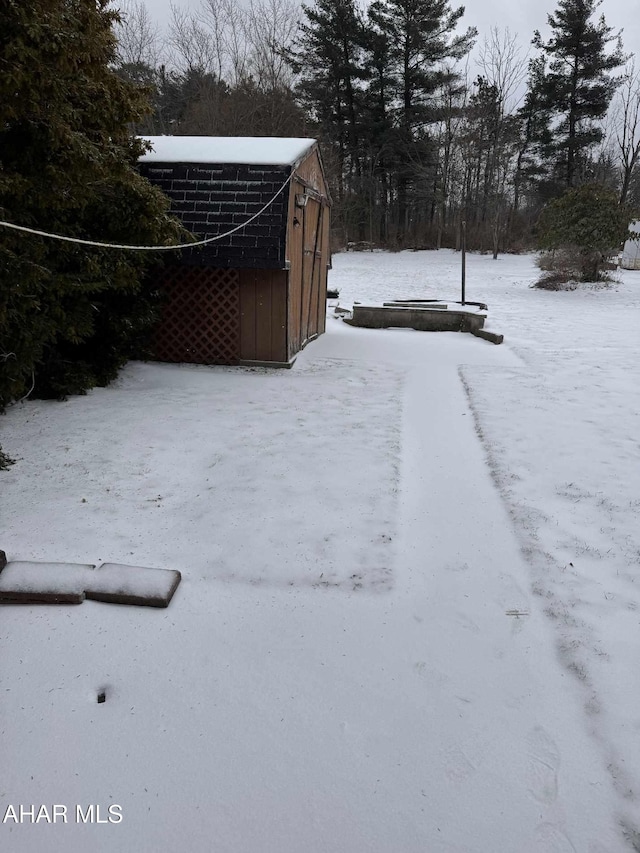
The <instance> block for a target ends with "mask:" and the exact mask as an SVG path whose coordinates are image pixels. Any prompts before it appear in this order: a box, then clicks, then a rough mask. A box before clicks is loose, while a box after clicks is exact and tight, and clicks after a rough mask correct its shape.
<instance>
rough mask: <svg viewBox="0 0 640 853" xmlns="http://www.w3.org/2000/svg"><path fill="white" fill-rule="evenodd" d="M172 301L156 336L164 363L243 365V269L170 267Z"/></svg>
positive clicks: (167, 286)
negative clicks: (240, 363)
mask: <svg viewBox="0 0 640 853" xmlns="http://www.w3.org/2000/svg"><path fill="white" fill-rule="evenodd" d="M162 286H163V289H164V292H165V296H166V302H165V304H164V307H163V310H162V316H161V319H160V322H159V324H158V326H157V328H156V333H155V336H154V354H155V357H156V358H157V359H158V360H159V361H177V362H189V363H191V364H237V363H238V361H239V360H240V287H239V276H238V270H228V269H216V268H213V267H189V266H178V265H175V266H170V267H166V268H165V270H163V272H162Z"/></svg>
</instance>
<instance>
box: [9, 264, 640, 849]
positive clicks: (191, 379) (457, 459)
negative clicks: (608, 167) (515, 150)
mask: <svg viewBox="0 0 640 853" xmlns="http://www.w3.org/2000/svg"><path fill="white" fill-rule="evenodd" d="M467 270H468V283H467V296H468V298H469V299H472V300H477V301H486V302H488V303H489V308H490V312H489V321H488V323H487V327H488V328H490V329H492V330H495V331H498V332H501V333H503V334H504V335H505V343H504V344H503V345H502V346H499V347H496V346H493V345H492V344H489V343H487V342H485V341H481V340H479V339H476V338H473V337H472V336H470V335H459V334H453V333H440V334H427V333H418V332H413V331H408V330H402V331H401V330H381V331H372V330H365V329H356V328H352V327H348V326H346V325H345V324H343V323H342V322H341V321H340V320H338V319H335V318H334V317H333V316H331V317H329V318H328V321H327V325H328V329H327V334H326V335H325V336H323V338H321V339H320V340H319V341H317V342H315V343H314V344H312V345H311V346H309V347H308V348H307V349H306V350H305V352H304V353H302V354H301V356H300V357H299V359H298V361H297V363H296V365H295V366H294V368H293V369H292V370H291V371H282V372H270V371H264V370H258V369H243V368H201V367H178V366H166V365H144V364H132V365H130V366H129V367H128V368H127V370H126V371H125V372H124V373H123V375H122V377H121V379H120V380H119V381H118V382H117V383H116V384H114V385H113V386H112V387H110V388H107V389H101V390H96V391H94V392H93V393H91V394H89V395H88V396H87V397H84V398H76V399H73V400H70V401H69V402H68V403H64V404H57V403H43V402H34V403H28V404H24V405H21V406H18V407H15V408H14V409H12V410H11V411H10V412H9V414H8V415H7V417H5V418H3V419H2V420H0V443H1V444H2V446H3V448H4V449H5V451H6V452H8V453H9V454H10V455H12V456H14V457H18V459H19V461H18V463H17V464H16V465H14V466H13V467H12V468H10V469H9V470H8V471H5V472H0V519H1V524H2V538H1V539H0V547H2V548H4V549H5V550H6V551H7V553H8V556H9V558H10V559H16V560H17V559H23V560H61V561H78V562H93V563H97V562H102V561H109V562H119V563H129V564H132V565H148V566H157V567H161V568H176V569H179V570H180V571H181V572H182V575H183V581H182V584H181V586H180V587H179V588H178V591H177V593H176V595H175V597H174V599H173V601H172V603H171V605H170V607H169V608H168V609H167V610H164V611H159V610H152V609H146V608H135V607H119V606H115V605H106V604H101V603H98V602H92V601H88V602H85V603H84V604H83V605H82V606H80V607H77V606H76V607H73V606H51V607H45V606H41V607H24V606H22V607H18V606H5V607H3V608H2V609H1V611H0V613H1V616H2V622H1V627H0V643H1V644H2V667H1V668H0V696H1V697H2V699H1V701H0V738H1V740H2V746H1V752H0V754H1V755H2V777H1V779H0V813H2V814H4V815H5V818H6V811H7V807H8V806H9V805H11V806H13V807H14V809H15V810H16V812H17V813H18V815H19V807H20V806H21V805H22V806H23V809H24V808H27V807H29V806H31V805H35V810H36V813H37V810H38V807H39V805H41V804H45V805H47V808H48V812H49V814H50V815H51V813H52V808H51V807H52V805H54V804H57V805H59V806H65V807H66V809H67V822H66V823H65V822H63V821H62V819H61V818H58V820H57V821H56V823H55V825H53V824H51V823H48V822H47V820H46V817H45V816H44V815H42V817H41V820H40V821H39V822H38V823H37V824H32V823H31V822H30V819H29V817H28V816H25V817H24V820H23V821H22V822H21V823H17V822H16V821H14V820H13V819H12V818H11V817H10V816H9V817H8V818H7V819H5V823H4V825H0V849H2V850H3V851H4V850H7V851H9V853H14V851H15V853H40V851H47V853H48V851H54V853H57V851H60V853H62V851H65V853H76V851H77V853H80V851H82V853H84V851H87V850H92V851H94V850H95V851H109V853H111V852H112V851H122V850H135V851H142V852H143V853H146V852H147V851H149V853H152V851H153V853H157V851H163V853H164V851H175V850H189V851H194V853H200V851H202V853H208V851H212V850H215V851H216V853H218V851H220V853H226V851H229V853H254V851H255V852H256V853H262V851H265V853H271V851H273V853H289V851H292V853H293V851H295V853H297V851H310V853H315V851H332V853H333V851H345V853H365V851H366V853H370V851H373V853H383V852H384V853H387V851H388V853H396V851H403V853H404V851H406V853H414V851H415V853H418V851H420V853H432V851H434V853H440V851H448V852H449V853H471V851H472V853H489V852H490V853H494V851H495V852H496V853H503V852H504V853H529V851H531V853H533V852H534V851H536V852H537V851H540V853H546V851H552V853H553V851H560V853H564V851H578V853H582V851H588V853H617V851H624V850H632V849H640V841H639V840H638V836H637V834H636V835H634V833H636V832H637V830H638V828H639V827H640V807H639V798H640V710H638V709H639V707H640V703H639V699H640V674H639V673H640V670H639V669H638V660H639V659H640V630H639V629H640V588H638V587H639V585H640V580H638V581H636V578H637V577H638V575H639V573H638V569H639V566H640V532H639V529H640V528H639V525H638V522H637V518H638V510H639V509H640V462H639V454H638V450H639V441H640V439H639V437H640V399H639V396H640V390H639V389H640V359H639V358H638V348H639V347H638V341H639V340H640V336H639V333H638V329H639V328H640V273H638V272H625V273H623V274H622V276H621V282H620V283H619V284H618V285H616V286H615V287H613V288H612V289H609V290H593V289H592V290H585V291H575V292H571V293H547V292H542V291H540V292H538V291H535V290H531V289H530V288H529V287H528V285H529V283H530V282H531V281H532V280H533V279H534V278H535V275H536V270H535V267H534V266H533V263H532V259H531V257H529V256H520V257H505V258H501V259H500V260H498V261H497V262H494V261H493V260H492V259H491V258H489V257H479V256H471V257H470V258H468V266H467ZM458 280H459V258H458V257H457V256H456V255H455V254H454V253H452V252H448V251H442V252H438V253H432V252H420V253H402V254H399V255H391V254H382V253H372V254H369V253H366V254H355V253H354V254H346V255H338V256H336V257H335V258H334V269H333V272H332V273H331V284H332V285H333V286H336V287H338V288H339V289H340V291H341V295H340V302H341V303H344V304H348V303H349V302H352V301H354V300H360V301H371V300H383V299H388V298H410V297H423V298H430V297H437V298H443V299H447V300H453V299H456V298H458ZM102 691H104V692H105V695H106V701H105V702H104V703H101V704H98V703H97V700H96V697H97V694H98V693H100V692H102ZM90 804H93V805H95V806H98V805H99V806H100V818H101V820H103V821H104V823H97V822H96V812H95V811H94V822H93V823H87V824H84V823H82V822H81V821H80V822H79V821H78V819H77V817H76V806H77V805H80V806H81V807H82V809H83V813H84V814H86V812H87V808H88V806H89V805H90ZM110 805H111V806H114V805H118V806H120V809H119V810H118V809H113V810H112V812H111V818H112V820H111V822H109V819H108V815H109V812H108V808H109V806H110ZM58 814H62V812H61V811H60V810H58ZM120 815H121V816H122V817H121V820H118V818H119V817H120Z"/></svg>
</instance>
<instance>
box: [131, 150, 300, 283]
mask: <svg viewBox="0 0 640 853" xmlns="http://www.w3.org/2000/svg"><path fill="white" fill-rule="evenodd" d="M138 168H139V170H140V173H141V174H142V175H144V176H145V177H146V178H148V180H149V181H151V183H153V184H155V185H156V186H157V187H159V188H160V189H161V190H163V191H164V192H165V193H166V195H168V196H169V198H170V200H171V213H173V214H175V215H176V216H177V217H179V219H180V220H181V221H182V224H183V225H184V226H185V228H187V229H188V230H189V231H191V232H192V233H193V234H196V235H198V239H205V238H207V237H214V236H215V235H216V234H222V233H224V232H226V231H229V230H231V229H232V228H235V227H236V226H238V225H239V224H241V223H242V222H246V220H247V219H250V218H251V216H253V215H254V214H255V213H257V212H258V211H259V210H260V209H261V208H262V207H264V205H265V204H266V203H267V202H268V201H269V199H271V198H272V197H273V196H274V195H275V193H276V192H277V191H278V190H279V189H280V187H281V186H282V185H283V184H284V182H285V181H286V180H287V178H288V177H289V175H290V174H291V169H292V166H265V165H250V164H247V165H243V164H237V163H234V164H226V165H225V164H220V163H215V164H211V163H175V162H167V163H163V162H158V161H157V160H153V161H151V162H145V161H144V160H142V161H141V162H140V163H139V164H138ZM288 201H289V187H288V186H287V187H285V189H284V190H283V191H282V192H281V193H280V195H279V196H278V197H277V198H276V199H275V201H274V202H273V204H272V205H270V207H269V208H268V209H267V210H265V212H264V213H263V214H262V215H261V216H259V217H258V218H257V219H255V220H254V221H253V222H252V223H251V224H250V225H247V226H246V227H245V228H242V229H240V230H239V231H236V232H235V233H234V234H232V235H231V236H230V237H225V238H223V239H222V240H217V241H215V242H213V243H209V244H208V245H206V246H203V247H202V248H198V249H186V250H183V251H182V253H181V261H182V263H185V264H189V265H192V266H213V267H233V268H247V267H248V268H252V269H283V268H284V266H285V237H286V228H287V210H288Z"/></svg>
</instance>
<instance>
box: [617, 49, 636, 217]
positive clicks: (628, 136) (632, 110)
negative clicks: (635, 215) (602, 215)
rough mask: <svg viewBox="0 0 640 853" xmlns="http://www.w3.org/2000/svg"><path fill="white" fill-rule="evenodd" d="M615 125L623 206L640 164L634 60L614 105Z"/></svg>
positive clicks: (627, 69)
mask: <svg viewBox="0 0 640 853" xmlns="http://www.w3.org/2000/svg"><path fill="white" fill-rule="evenodd" d="M613 122H614V125H615V131H614V135H615V140H616V146H617V149H618V152H617V153H618V156H619V158H620V204H624V203H625V201H626V200H627V196H628V194H629V187H630V186H631V179H632V177H633V173H634V170H635V169H636V166H637V165H638V163H639V162H640V71H636V68H635V63H634V61H633V60H631V62H629V63H628V64H627V67H626V68H625V77H624V83H623V85H622V86H621V87H620V89H619V91H618V94H617V98H616V102H615V103H614V109H613Z"/></svg>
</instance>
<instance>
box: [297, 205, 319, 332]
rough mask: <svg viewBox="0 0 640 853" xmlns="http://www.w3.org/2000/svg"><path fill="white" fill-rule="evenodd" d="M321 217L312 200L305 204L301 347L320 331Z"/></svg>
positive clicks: (317, 207) (317, 206)
mask: <svg viewBox="0 0 640 853" xmlns="http://www.w3.org/2000/svg"><path fill="white" fill-rule="evenodd" d="M322 214H323V206H322V204H321V202H320V201H317V200H316V199H315V198H309V199H308V200H307V204H306V207H305V208H304V232H303V245H302V250H303V251H302V299H301V305H300V310H301V316H300V330H301V339H302V340H301V344H302V346H304V344H305V343H306V342H307V341H308V340H309V339H310V338H313V337H315V336H316V335H317V334H318V331H319V330H320V323H319V312H320V310H322V311H323V312H324V310H325V306H324V302H323V304H322V305H320V296H321V294H320V282H321V276H320V271H321V267H322Z"/></svg>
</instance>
